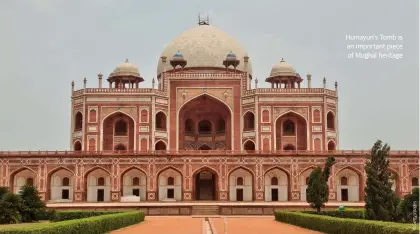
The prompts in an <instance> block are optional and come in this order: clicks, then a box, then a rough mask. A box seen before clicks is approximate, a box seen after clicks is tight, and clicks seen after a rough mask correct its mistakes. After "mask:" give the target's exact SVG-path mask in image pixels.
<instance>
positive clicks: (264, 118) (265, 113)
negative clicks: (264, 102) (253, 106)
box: [262, 110, 270, 123]
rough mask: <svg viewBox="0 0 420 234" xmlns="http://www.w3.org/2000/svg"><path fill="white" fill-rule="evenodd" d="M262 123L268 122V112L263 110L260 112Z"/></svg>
mask: <svg viewBox="0 0 420 234" xmlns="http://www.w3.org/2000/svg"><path fill="white" fill-rule="evenodd" d="M262 121H263V122H264V123H267V122H270V112H269V111H268V110H263V112H262Z"/></svg>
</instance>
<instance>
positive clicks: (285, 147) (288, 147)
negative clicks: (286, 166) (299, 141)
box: [283, 144, 296, 150]
mask: <svg viewBox="0 0 420 234" xmlns="http://www.w3.org/2000/svg"><path fill="white" fill-rule="evenodd" d="M283 150H296V147H295V146H294V145H292V144H288V145H286V146H284V147H283Z"/></svg>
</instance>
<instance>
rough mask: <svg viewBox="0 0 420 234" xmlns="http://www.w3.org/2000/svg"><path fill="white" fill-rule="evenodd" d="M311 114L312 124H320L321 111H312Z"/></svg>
mask: <svg viewBox="0 0 420 234" xmlns="http://www.w3.org/2000/svg"><path fill="white" fill-rule="evenodd" d="M313 114H314V122H315V123H319V122H321V111H319V110H318V109H316V110H314V112H313Z"/></svg>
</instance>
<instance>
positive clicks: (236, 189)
mask: <svg viewBox="0 0 420 234" xmlns="http://www.w3.org/2000/svg"><path fill="white" fill-rule="evenodd" d="M253 181H254V180H253V175H252V173H251V172H250V171H248V170H245V169H244V168H242V167H240V168H237V169H235V170H234V171H232V172H231V173H230V174H229V200H230V201H252V200H253ZM238 182H239V183H238Z"/></svg>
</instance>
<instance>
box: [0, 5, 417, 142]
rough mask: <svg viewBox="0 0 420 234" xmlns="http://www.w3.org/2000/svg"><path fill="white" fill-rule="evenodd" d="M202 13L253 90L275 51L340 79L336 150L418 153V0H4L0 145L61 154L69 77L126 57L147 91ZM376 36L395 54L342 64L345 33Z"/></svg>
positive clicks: (316, 73) (93, 76) (317, 83)
mask: <svg viewBox="0 0 420 234" xmlns="http://www.w3.org/2000/svg"><path fill="white" fill-rule="evenodd" d="M200 12H201V13H206V14H208V15H209V17H210V24H211V25H212V26H215V27H218V28H220V29H221V30H223V31H225V32H226V33H228V34H229V35H231V36H233V37H234V38H235V39H236V40H237V41H238V42H239V43H240V44H241V45H242V46H243V47H244V48H245V49H246V51H247V52H248V55H249V57H250V59H251V60H252V66H253V68H252V69H253V77H254V78H255V77H257V78H258V79H259V80H260V82H259V88H261V87H269V85H268V84H264V83H263V82H261V81H262V80H264V79H265V78H266V77H267V76H268V75H269V73H270V70H271V67H272V66H273V65H274V64H276V63H278V62H279V61H280V60H281V58H284V59H285V60H286V61H287V62H288V63H290V64H292V65H293V66H294V67H295V69H296V70H297V72H299V73H300V74H301V75H302V74H307V73H308V72H310V73H311V74H312V86H313V87H322V78H323V77H326V79H327V87H328V88H330V89H333V88H334V82H335V81H337V82H338V86H339V113H338V115H339V116H338V118H339V134H340V135H339V137H340V138H339V141H340V149H369V148H371V146H372V145H373V143H374V142H375V141H376V140H377V139H381V140H382V141H384V142H385V143H388V144H390V145H391V148H392V149H400V150H417V149H418V147H419V134H418V131H419V96H418V93H419V92H418V91H419V90H418V89H419V79H418V78H419V73H418V72H419V71H418V68H419V17H418V16H419V2H418V1H414V0H412V1H393V0H371V1H362V0H353V1H335V0H319V1H309V0H307V1H302V0H289V1H284V0H261V1H254V0H242V1H226V0H212V1H197V0H189V1H183V0H178V1H163V0H154V1H138V0H72V1H67V0H1V1H0V107H1V110H2V111H1V114H0V150H68V149H69V148H70V145H69V144H70V143H69V142H70V140H69V138H70V110H71V106H70V105H71V81H72V80H74V81H75V83H76V85H75V86H76V89H80V88H81V87H82V85H83V78H84V77H86V78H87V80H88V82H87V86H88V87H97V73H98V72H102V73H103V74H104V75H105V76H107V75H108V74H109V73H111V72H112V70H113V69H114V68H115V67H116V66H117V65H118V64H120V63H122V62H124V61H125V59H126V58H128V59H129V60H130V62H133V63H135V64H136V65H137V66H139V68H140V73H141V75H142V76H143V77H144V78H145V80H146V81H145V82H144V83H143V84H142V87H147V88H150V87H151V80H152V78H153V77H155V76H156V67H157V63H158V58H159V56H160V54H161V53H162V51H163V50H164V48H165V45H167V44H168V43H169V42H171V41H172V40H173V39H175V38H176V36H177V35H179V34H181V33H182V32H184V31H186V30H188V29H190V28H192V27H196V26H197V21H198V20H197V16H198V13H200ZM373 34H375V35H380V34H384V35H393V34H394V35H398V36H402V37H403V40H402V41H399V42H395V41H394V42H392V41H389V42H387V44H402V45H403V49H402V50H401V51H400V53H403V58H402V59H399V60H389V59H388V60H386V59H382V60H380V59H369V60H363V59H349V58H348V53H349V50H348V49H347V48H346V45H347V44H349V41H346V35H360V36H364V35H366V36H369V35H373ZM352 43H354V41H353V42H352Z"/></svg>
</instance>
